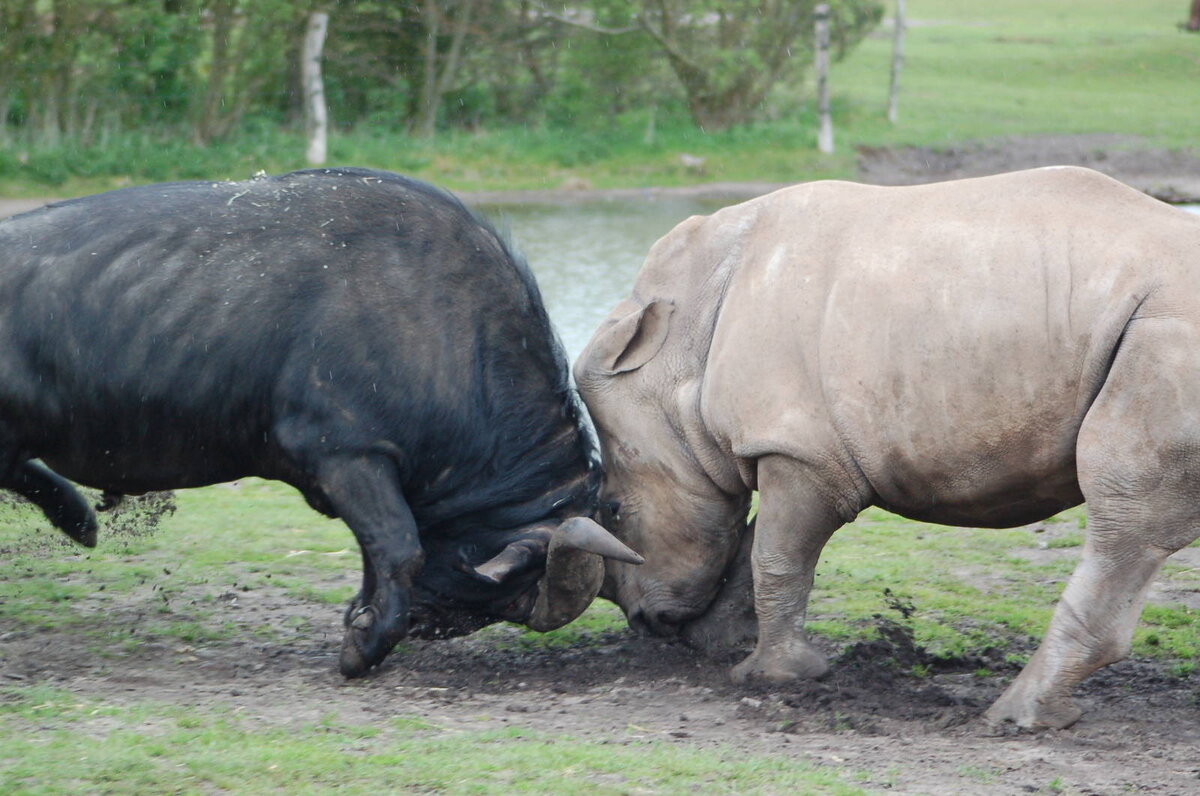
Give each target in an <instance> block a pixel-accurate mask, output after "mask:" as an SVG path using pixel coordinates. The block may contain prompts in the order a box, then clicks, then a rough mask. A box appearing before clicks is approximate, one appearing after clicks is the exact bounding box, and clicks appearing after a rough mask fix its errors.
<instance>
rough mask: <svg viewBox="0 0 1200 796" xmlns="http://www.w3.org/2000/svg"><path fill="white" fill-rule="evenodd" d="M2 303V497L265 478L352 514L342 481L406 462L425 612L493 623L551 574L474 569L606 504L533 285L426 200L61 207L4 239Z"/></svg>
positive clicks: (133, 195)
mask: <svg viewBox="0 0 1200 796" xmlns="http://www.w3.org/2000/svg"><path fill="white" fill-rule="evenodd" d="M0 307H3V312H2V313H0V457H2V458H0V468H3V471H4V472H5V473H7V475H6V476H5V477H4V478H3V479H2V480H0V486H2V487H5V488H9V489H18V488H19V487H20V485H21V484H22V483H24V482H23V481H21V479H20V478H19V477H18V475H19V473H20V472H22V471H20V470H19V468H21V467H23V466H24V463H25V462H27V461H28V460H30V459H35V458H40V459H42V460H43V461H44V462H45V463H46V464H47V465H48V466H49V467H50V468H52V469H53V470H54V471H56V472H58V473H60V474H61V475H64V476H66V477H67V478H70V479H71V480H73V481H76V482H78V483H82V484H86V485H89V486H93V487H97V488H100V489H104V490H106V491H110V492H115V493H129V492H134V493H136V492H144V491H149V490H159V489H170V488H180V487H189V486H198V485H203V484H209V483H214V482H219V481H226V480H230V479H235V478H239V477H243V476H250V475H257V476H262V477H265V478H273V479H279V480H283V481H286V482H288V483H290V484H293V485H294V486H295V487H297V488H298V489H299V490H300V491H301V492H302V493H303V494H304V495H305V496H306V498H307V499H308V500H309V502H310V503H311V504H312V505H313V506H314V507H316V508H318V509H320V510H322V511H324V512H326V513H328V514H331V515H336V514H338V513H339V512H338V510H337V508H336V507H335V506H334V505H333V504H334V502H335V501H334V499H333V498H332V497H331V492H330V490H328V489H326V488H325V485H323V484H322V482H321V479H320V477H319V476H318V474H319V472H320V471H321V470H322V467H326V466H328V464H329V462H331V461H334V462H336V461H339V460H340V459H339V457H343V458H346V457H355V456H359V457H367V458H370V459H371V460H372V461H375V462H377V463H379V462H384V461H386V462H389V464H388V465H387V466H388V468H394V472H395V473H396V476H397V477H398V479H399V486H400V491H401V493H402V495H403V499H404V500H405V501H406V502H407V505H408V508H409V509H411V512H412V517H413V518H415V520H416V526H417V528H418V530H419V536H420V545H421V548H422V549H423V551H424V558H425V560H424V566H423V567H422V568H421V569H420V571H419V574H417V575H416V577H415V579H414V581H413V584H412V585H413V587H414V592H415V595H416V603H417V605H416V606H415V608H414V611H415V612H416V613H419V612H420V609H421V606H422V605H424V606H425V607H426V608H428V609H429V610H430V611H432V613H430V614H429V616H436V615H438V613H439V612H445V611H450V612H451V613H453V612H455V611H458V612H462V611H465V612H467V613H469V614H471V615H472V616H474V617H476V618H477V619H478V621H479V622H481V623H482V622H486V621H494V619H496V618H497V617H500V616H509V615H511V614H512V613H513V612H514V611H517V613H519V610H517V609H518V608H519V607H520V606H517V608H514V604H513V601H514V600H517V599H518V598H521V597H522V596H523V595H525V596H526V597H527V593H528V591H529V590H530V588H531V587H532V583H533V580H534V579H536V576H537V575H538V574H540V570H539V569H538V568H537V567H534V568H533V569H532V570H531V571H530V572H528V573H523V574H522V573H518V574H517V576H515V577H514V578H512V579H510V580H508V581H506V582H505V583H503V584H500V585H495V584H488V583H486V582H484V581H482V580H480V579H479V578H477V577H474V576H472V575H471V574H470V573H469V572H468V571H465V570H467V569H469V566H468V565H477V564H479V563H481V562H482V561H484V560H486V559H487V558H490V557H491V556H493V555H495V554H496V553H497V552H499V551H500V550H501V549H503V548H504V547H505V545H506V544H508V543H509V542H511V541H513V540H515V539H518V538H524V536H525V535H527V534H528V533H529V526H530V525H533V524H537V523H545V522H551V521H556V520H561V519H563V518H565V517H568V516H572V515H576V514H591V513H592V512H593V510H594V507H595V503H596V494H597V490H598V484H599V479H600V473H599V467H598V464H597V457H596V455H595V452H594V450H593V444H592V442H591V438H590V436H589V434H588V432H587V431H586V430H585V427H584V423H583V419H582V416H581V409H580V404H579V402H578V400H577V399H576V397H575V395H574V393H573V390H572V388H571V386H570V383H569V378H568V369H567V363H566V358H565V356H564V354H563V352H562V349H561V347H560V345H559V344H558V342H557V340H556V338H555V335H554V333H553V330H552V328H551V325H550V321H549V319H548V317H547V315H546V311H545V309H544V307H543V304H542V301H541V297H540V294H539V292H538V288H537V285H536V283H535V281H534V278H533V275H532V273H531V272H530V270H529V268H528V266H527V265H526V264H525V263H524V261H523V260H521V259H520V258H519V257H517V256H515V255H514V254H513V252H512V250H511V247H510V246H509V245H508V243H507V242H506V241H505V240H504V239H503V238H502V237H501V236H500V235H498V234H497V233H496V231H495V230H494V228H493V227H492V226H490V225H489V224H488V223H486V222H485V221H483V220H482V219H480V218H479V217H477V216H475V215H473V214H472V213H471V212H470V211H468V210H467V209H466V208H464V207H463V205H462V204H461V203H460V202H459V201H458V200H456V199H455V198H453V197H452V196H450V195H449V194H447V193H445V192H442V191H439V190H437V189H435V188H433V187H431V186H429V185H426V184H424V183H420V182H417V181H414V180H409V179H406V178H403V177H400V176H397V175H394V174H389V173H385V172H377V171H368V170H362V169H319V170H310V171H301V172H295V173H293V174H287V175H282V176H279V177H264V178H256V179H253V180H249V181H245V182H237V183H208V182H193V183H172V184H166V185H155V186H147V187H141V188H130V189H124V190H119V191H113V192H110V193H106V194H100V195H98V196H92V197H87V198H84V199H78V200H72V201H68V202H61V203H58V204H55V205H52V206H49V207H46V208H43V209H41V210H37V211H34V212H32V213H26V214H24V215H21V216H17V217H14V218H12V219H9V220H7V221H5V222H3V223H0ZM389 471H390V469H389ZM363 494H364V499H370V498H369V494H368V493H367V492H366V491H364V493H363ZM42 502H43V503H44V502H45V498H43V499H42ZM72 506H74V507H76V509H77V510H76V513H75V514H74V515H72V516H70V517H69V518H68V519H69V521H70V522H71V523H72V524H73V525H72V527H73V529H75V530H74V532H75V533H76V534H77V535H78V534H79V533H80V532H79V531H78V530H77V529H78V527H80V526H79V523H80V522H81V517H80V516H79V513H78V512H79V511H83V510H87V507H86V506H83V509H78V504H77V503H75V502H72ZM47 513H48V514H51V513H52V512H50V511H48V512H47ZM83 519H86V517H83ZM64 521H66V520H64ZM93 523H94V520H93ZM357 533H358V530H357V529H356V534H357ZM362 541H363V537H362V536H361V535H360V543H361V542H362ZM368 585H369V584H368ZM526 602H527V600H526ZM522 605H523V603H522ZM423 621H426V623H428V622H431V621H434V620H432V619H428V618H427V619H425V620H423ZM454 621H455V622H458V623H459V624H469V623H470V622H468V621H467V620H465V619H464V618H463V617H462V616H461V615H459V616H458V617H457V618H456V619H455V620H454ZM472 621H474V620H472ZM425 630H426V631H427V632H431V633H437V632H442V631H439V630H438V629H437V628H428V627H427V628H426V629H425ZM443 630H444V628H443Z"/></svg>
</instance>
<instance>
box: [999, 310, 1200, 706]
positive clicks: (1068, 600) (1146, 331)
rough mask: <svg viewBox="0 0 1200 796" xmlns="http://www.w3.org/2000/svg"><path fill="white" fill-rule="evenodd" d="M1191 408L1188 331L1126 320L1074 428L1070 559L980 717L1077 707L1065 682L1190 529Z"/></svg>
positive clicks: (1118, 623)
mask: <svg viewBox="0 0 1200 796" xmlns="http://www.w3.org/2000/svg"><path fill="white" fill-rule="evenodd" d="M1198 409H1200V334H1198V333H1197V332H1196V331H1195V330H1193V329H1192V328H1191V326H1190V325H1188V324H1187V323H1185V322H1183V321H1179V320H1172V319H1159V318H1155V319H1148V320H1142V321H1138V322H1136V325H1135V326H1133V327H1132V328H1131V329H1130V331H1129V332H1128V333H1127V336H1126V339H1125V341H1124V342H1123V343H1122V346H1121V350H1120V351H1119V353H1118V354H1117V357H1116V358H1115V359H1114V361H1113V366H1112V369H1111V370H1110V372H1109V375H1108V379H1107V380H1106V381H1105V385H1104V388H1103V389H1102V390H1101V391H1100V394H1099V395H1098V396H1097V398H1096V401H1095V403H1093V405H1092V407H1091V408H1090V409H1089V410H1088V413H1087V416H1086V417H1085V418H1084V421H1083V425H1082V426H1081V428H1080V431H1079V439H1078V441H1077V445H1076V461H1077V467H1078V472H1079V486H1080V488H1081V489H1082V491H1083V495H1084V497H1085V498H1086V500H1087V510H1088V529H1087V540H1086V542H1085V544H1084V549H1083V556H1082V559H1081V560H1080V562H1079V566H1078V567H1077V568H1076V569H1075V572H1074V574H1072V575H1071V578H1070V580H1069V581H1068V582H1067V586H1066V588H1065V589H1064V590H1063V595H1062V598H1061V599H1060V600H1059V602H1058V606H1057V607H1056V608H1055V610H1054V616H1053V618H1052V619H1051V620H1050V627H1049V628H1048V629H1047V631H1046V636H1045V638H1044V639H1043V640H1042V643H1041V645H1040V646H1039V647H1038V649H1037V652H1035V653H1034V655H1033V657H1032V658H1030V660H1029V663H1028V664H1026V666H1025V668H1024V669H1022V670H1021V673H1020V674H1019V675H1018V676H1017V678H1016V680H1014V681H1013V682H1012V684H1011V685H1010V686H1009V687H1008V689H1007V690H1006V691H1005V692H1004V693H1003V694H1002V695H1001V697H1000V699H998V700H997V701H996V703H995V704H994V705H993V706H992V707H991V708H990V709H989V710H988V712H987V718H988V719H989V720H990V721H997V722H999V721H1012V722H1015V723H1016V724H1018V725H1020V726H1023V727H1066V726H1069V725H1070V724H1072V723H1073V722H1075V720H1076V719H1078V718H1079V715H1080V710H1079V708H1078V707H1076V706H1075V704H1074V702H1073V701H1072V700H1071V691H1072V690H1073V689H1074V688H1075V686H1076V685H1078V684H1079V683H1080V682H1081V681H1082V680H1083V679H1084V678H1085V677H1087V676H1088V675H1089V674H1091V673H1092V672H1094V671H1095V670H1097V669H1099V668H1100V667H1102V666H1107V665H1108V664H1110V663H1114V662H1116V661H1119V660H1121V659H1122V658H1124V657H1125V656H1126V655H1128V654H1129V648H1130V643H1131V640H1132V638H1133V631H1134V627H1135V626H1136V625H1137V621H1138V617H1139V616H1140V615H1141V610H1142V604H1143V603H1144V602H1145V599H1146V592H1147V591H1148V590H1149V588H1150V582H1151V580H1152V579H1153V577H1154V574H1155V573H1156V572H1157V571H1158V569H1159V567H1160V566H1161V565H1162V563H1163V561H1164V560H1166V558H1167V557H1168V556H1169V555H1171V553H1173V552H1175V551H1176V550H1180V549H1182V548H1183V547H1186V546H1187V545H1188V544H1190V543H1191V542H1193V541H1194V540H1195V539H1196V538H1197V536H1198V535H1200V506H1198V505H1197V503H1196V494H1197V492H1198V491H1200V476H1198V475H1197V474H1198V473H1200V416H1198Z"/></svg>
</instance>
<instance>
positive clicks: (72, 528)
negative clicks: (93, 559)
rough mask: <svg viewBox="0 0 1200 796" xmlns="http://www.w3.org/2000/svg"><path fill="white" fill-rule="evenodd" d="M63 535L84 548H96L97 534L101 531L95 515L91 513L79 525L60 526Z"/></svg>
mask: <svg viewBox="0 0 1200 796" xmlns="http://www.w3.org/2000/svg"><path fill="white" fill-rule="evenodd" d="M60 527H61V528H62V531H63V533H65V534H66V535H67V536H69V537H71V538H72V539H74V540H75V541H76V542H78V543H79V544H81V545H83V546H84V547H95V546H96V532H97V531H98V529H99V524H98V523H97V522H96V517H95V515H92V514H90V513H89V515H88V516H87V517H84V518H83V519H82V520H80V521H79V522H77V523H73V524H69V525H68V524H64V525H62V526H60Z"/></svg>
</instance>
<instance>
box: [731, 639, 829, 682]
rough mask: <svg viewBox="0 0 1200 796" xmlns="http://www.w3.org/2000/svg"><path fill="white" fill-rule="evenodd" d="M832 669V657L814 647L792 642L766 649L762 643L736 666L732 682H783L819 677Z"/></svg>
mask: <svg viewBox="0 0 1200 796" xmlns="http://www.w3.org/2000/svg"><path fill="white" fill-rule="evenodd" d="M828 671H829V661H828V660H826V658H825V656H824V655H822V654H821V653H820V652H818V651H817V650H816V649H814V648H813V647H811V646H809V645H807V644H805V645H798V644H797V645H791V646H790V647H789V648H788V649H786V650H785V651H783V652H773V651H769V650H768V651H764V650H763V649H762V648H761V646H760V647H759V648H758V649H756V650H754V652H753V653H751V655H750V657H749V658H746V660H744V661H742V662H741V663H739V664H738V665H737V666H734V667H733V671H732V676H733V682H735V683H737V684H738V685H743V684H746V683H767V684H770V685H782V684H784V683H793V682H795V681H797V680H816V679H817V678H819V677H823V676H824V675H825V674H826V673H827V672H828Z"/></svg>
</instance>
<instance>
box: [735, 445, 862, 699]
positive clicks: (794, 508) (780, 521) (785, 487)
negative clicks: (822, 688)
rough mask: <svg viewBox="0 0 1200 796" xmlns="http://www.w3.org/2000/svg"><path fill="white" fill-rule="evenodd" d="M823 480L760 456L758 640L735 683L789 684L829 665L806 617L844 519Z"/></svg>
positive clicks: (756, 561) (820, 672)
mask: <svg viewBox="0 0 1200 796" xmlns="http://www.w3.org/2000/svg"><path fill="white" fill-rule="evenodd" d="M818 483H819V482H818V481H817V480H816V479H815V478H814V477H813V474H812V473H811V471H810V470H809V468H807V467H805V466H803V465H802V464H800V463H798V462H796V461H794V460H792V459H788V458H785V457H783V456H770V457H765V458H763V459H760V460H759V463H758V488H759V506H758V516H757V518H756V520H755V525H756V528H755V535H754V549H753V552H752V554H751V559H752V569H753V572H754V609H755V612H756V613H757V614H758V643H757V645H756V646H755V648H754V652H752V653H751V654H750V657H748V658H746V660H744V661H742V662H741V663H739V664H738V665H737V666H735V667H734V668H733V679H734V681H735V682H738V683H742V682H747V681H761V682H767V683H786V682H790V681H793V680H798V679H802V678H814V677H820V676H821V675H823V674H825V672H827V671H828V670H829V663H828V661H826V659H825V656H824V655H822V654H821V653H820V651H818V650H817V649H816V648H815V647H814V646H813V645H812V644H811V643H810V642H809V640H808V636H807V635H806V634H805V632H804V617H805V613H806V611H807V609H808V594H809V592H810V591H811V590H812V584H813V576H814V573H815V570H816V567H817V559H818V558H819V557H820V555H821V550H822V549H823V548H824V547H825V543H826V542H827V541H829V537H830V536H832V535H833V532H834V531H836V530H837V529H838V528H840V527H841V526H842V525H843V524H844V523H845V518H844V517H843V516H842V515H841V514H840V513H839V512H838V511H837V509H836V505H835V501H834V500H832V499H831V498H830V497H829V493H828V491H825V490H822V489H820V488H819V486H818Z"/></svg>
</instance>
